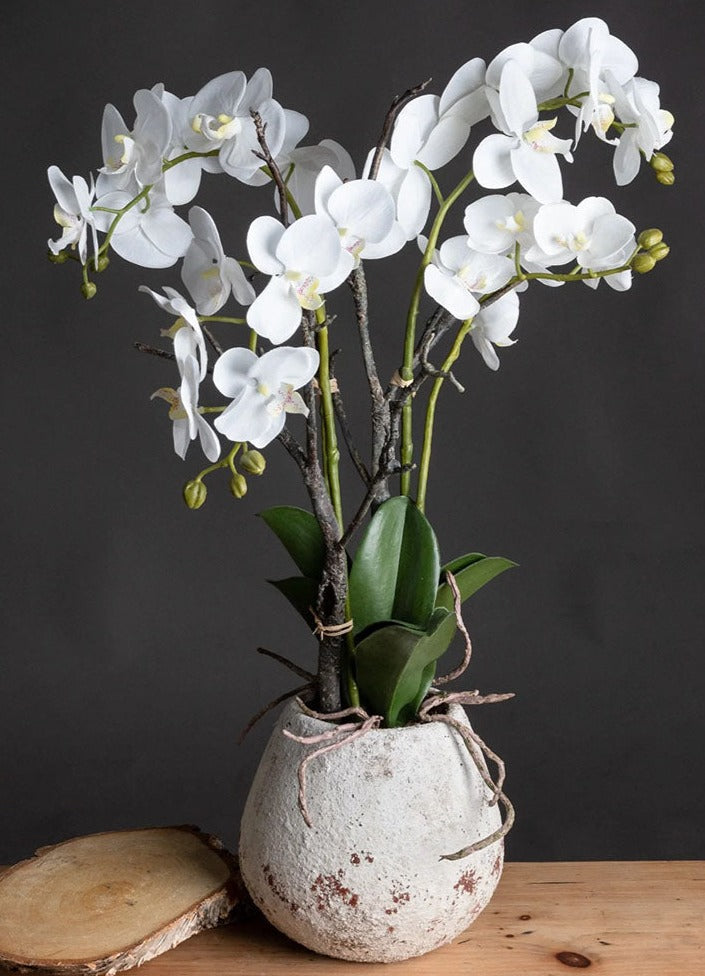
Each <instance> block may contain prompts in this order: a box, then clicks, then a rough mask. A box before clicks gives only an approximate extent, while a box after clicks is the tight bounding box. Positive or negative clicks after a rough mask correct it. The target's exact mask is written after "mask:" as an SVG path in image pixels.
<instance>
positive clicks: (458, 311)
mask: <svg viewBox="0 0 705 976" xmlns="http://www.w3.org/2000/svg"><path fill="white" fill-rule="evenodd" d="M424 286H425V288H426V291H427V292H428V294H429V295H430V296H431V298H433V299H434V301H436V302H438V304H439V305H441V306H442V307H443V308H445V309H447V310H448V311H449V312H450V314H451V315H453V316H454V317H455V318H456V319H460V320H461V321H464V320H465V319H469V318H472V316H473V315H475V314H476V313H477V312H478V311H479V309H480V303H479V302H478V300H477V299H476V298H475V296H474V295H473V294H472V293H471V292H469V291H468V290H467V288H465V287H464V286H463V285H462V283H461V282H459V281H458V280H457V279H456V278H455V277H451V276H450V275H448V274H444V273H443V272H442V271H441V270H440V268H437V267H436V266H435V265H433V264H429V265H428V266H427V268H426V270H425V271H424Z"/></svg>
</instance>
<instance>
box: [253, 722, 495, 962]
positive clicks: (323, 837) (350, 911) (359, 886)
mask: <svg viewBox="0 0 705 976" xmlns="http://www.w3.org/2000/svg"><path fill="white" fill-rule="evenodd" d="M450 714H451V715H452V716H453V718H455V719H458V720H459V721H462V722H464V723H465V724H469V722H468V719H467V716H466V714H465V710H464V709H463V708H461V707H459V706H452V707H451V710H450ZM330 728H332V726H331V725H330V724H328V723H325V722H321V721H319V720H317V719H313V718H310V717H309V716H307V715H305V714H303V713H302V712H301V710H300V708H299V707H298V706H297V705H296V704H295V703H291V704H289V705H288V706H287V707H286V708H285V710H284V711H283V713H282V715H281V717H280V719H279V722H278V724H277V727H276V728H275V730H274V732H273V733H272V736H271V739H270V740H269V743H268V745H267V748H266V750H265V753H264V756H263V757H262V761H261V763H260V765H259V769H258V770H257V773H256V775H255V779H254V782H253V784H252V788H251V790H250V794H249V797H248V799H247V803H246V806H245V811H244V814H243V819H242V827H241V833H240V868H241V871H242V876H243V879H244V882H245V885H246V886H247V889H248V891H249V893H250V895H251V896H252V899H253V901H254V902H255V904H256V905H257V906H258V907H259V908H260V909H261V910H262V912H263V913H264V914H265V916H266V917H267V918H268V919H269V921H270V922H271V923H272V924H273V925H275V926H276V927H277V928H278V929H280V930H281V931H282V932H284V933H285V934H286V935H288V936H289V937H290V938H292V939H294V940H295V941H297V942H300V943H301V944H302V945H305V946H307V947H308V948H309V949H313V950H314V951H315V952H319V953H322V954H324V955H328V956H335V957H338V958H341V959H351V960H355V961H358V962H393V961H395V960H401V959H408V958H409V957H411V956H418V955H422V954H423V953H425V952H429V951H430V950H432V949H435V948H437V947H438V946H442V945H445V944H446V943H448V942H450V941H452V940H453V939H454V938H455V937H456V936H458V935H459V934H460V933H461V932H462V931H463V930H464V929H465V928H467V926H468V925H469V924H470V923H471V922H472V921H473V920H474V919H475V918H476V917H477V916H478V915H479V914H480V912H481V911H482V910H483V908H484V907H485V906H486V905H487V903H488V901H489V900H490V898H491V896H492V894H493V892H494V890H495V888H496V886H497V883H498V881H499V877H500V874H501V871H502V863H503V843H502V841H497V842H495V843H493V844H491V845H489V846H488V847H485V848H483V849H482V850H480V851H477V852H475V853H473V854H471V855H470V856H468V857H466V858H463V859H461V860H454V861H453V860H443V859H442V855H444V854H452V853H454V852H455V851H458V850H460V849H461V848H463V847H466V846H467V845H469V844H472V843H474V842H475V841H478V840H481V839H482V838H484V837H487V836H489V835H490V834H491V833H493V831H495V830H497V829H498V828H499V826H500V820H501V818H500V814H499V810H498V809H497V807H496V806H489V802H488V801H489V798H490V795H491V794H490V792H489V790H488V789H487V787H486V786H485V785H484V783H483V782H482V780H481V778H480V776H479V774H478V772H477V769H476V768H475V765H474V763H473V761H472V759H471V757H470V756H469V754H468V752H467V748H466V746H465V744H464V742H463V740H462V738H461V736H460V735H459V734H458V733H457V732H456V731H455V729H453V728H451V727H450V726H448V725H445V724H443V723H432V724H425V725H413V726H408V727H406V728H402V729H377V730H373V731H371V732H369V733H367V734H366V735H364V736H362V737H360V738H359V739H356V740H354V741H351V742H345V743H344V744H343V745H341V746H340V748H338V749H335V750H334V751H332V752H328V753H326V754H325V755H322V756H318V757H316V758H315V759H314V760H313V761H312V762H311V763H310V764H309V765H308V767H307V774H306V782H307V788H306V795H307V802H308V809H309V813H310V818H311V821H312V826H311V827H308V826H307V825H306V823H305V821H304V818H303V816H302V814H301V811H300V809H299V806H298V790H299V782H298V773H299V766H300V763H301V760H302V759H303V758H304V757H305V756H306V755H308V754H309V753H310V752H311V751H313V750H314V749H315V748H317V747H316V746H313V745H311V746H306V745H302V744H301V743H298V742H294V741H293V740H291V739H289V738H287V737H286V736H284V735H283V730H284V729H288V730H290V731H291V732H292V733H294V734H295V735H298V736H314V735H320V734H321V733H323V732H325V731H328V730H329V729H330Z"/></svg>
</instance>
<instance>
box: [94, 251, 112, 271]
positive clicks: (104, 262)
mask: <svg viewBox="0 0 705 976" xmlns="http://www.w3.org/2000/svg"><path fill="white" fill-rule="evenodd" d="M93 264H94V266H95V269H96V271H105V269H106V268H107V267H108V265H109V264H110V258H109V257H108V255H107V254H101V255H100V257H99V258H96V259H95V260H94V262H93Z"/></svg>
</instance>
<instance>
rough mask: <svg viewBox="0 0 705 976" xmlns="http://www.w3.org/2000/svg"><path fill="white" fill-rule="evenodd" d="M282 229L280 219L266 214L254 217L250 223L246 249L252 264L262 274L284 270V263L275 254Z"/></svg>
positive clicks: (273, 273) (281, 235)
mask: <svg viewBox="0 0 705 976" xmlns="http://www.w3.org/2000/svg"><path fill="white" fill-rule="evenodd" d="M284 230H285V228H284V226H283V224H282V223H281V222H280V221H278V220H277V219H276V218H275V217H270V216H268V215H265V216H262V217H256V218H255V220H253V221H252V223H251V224H250V227H249V230H248V231H247V251H248V253H249V255H250V260H251V261H252V263H253V264H254V266H255V267H256V268H257V269H258V270H259V271H262V272H263V273H264V274H268V275H275V274H281V272H282V271H283V270H284V265H283V264H282V262H281V261H280V260H279V258H277V256H276V252H277V247H278V246H279V242H280V241H281V239H282V237H283V235H284Z"/></svg>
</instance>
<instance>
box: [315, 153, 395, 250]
mask: <svg viewBox="0 0 705 976" xmlns="http://www.w3.org/2000/svg"><path fill="white" fill-rule="evenodd" d="M315 201H316V213H318V214H321V215H323V216H326V217H328V218H329V219H330V220H331V221H332V222H333V223H334V224H335V226H336V227H337V229H338V235H339V237H340V243H341V246H342V247H343V249H344V250H345V251H348V252H349V253H350V254H351V255H352V257H353V259H354V262H355V267H357V266H358V265H359V264H360V259H361V258H364V259H367V258H385V257H387V256H388V255H390V254H396V252H397V251H400V250H401V248H402V247H403V246H404V244H406V234H405V233H404V232H403V230H402V229H401V226H400V225H399V224H398V223H397V221H396V219H395V216H396V207H395V206H394V200H393V198H392V195H391V194H390V192H389V190H387V189H386V187H384V186H382V184H381V183H378V182H377V181H376V180H351V181H350V182H349V183H343V181H342V180H341V179H340V177H339V176H336V174H335V173H334V172H333V170H332V169H331V168H330V166H325V167H324V168H323V169H322V170H321V172H320V174H319V176H318V179H317V180H316V188H315Z"/></svg>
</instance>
